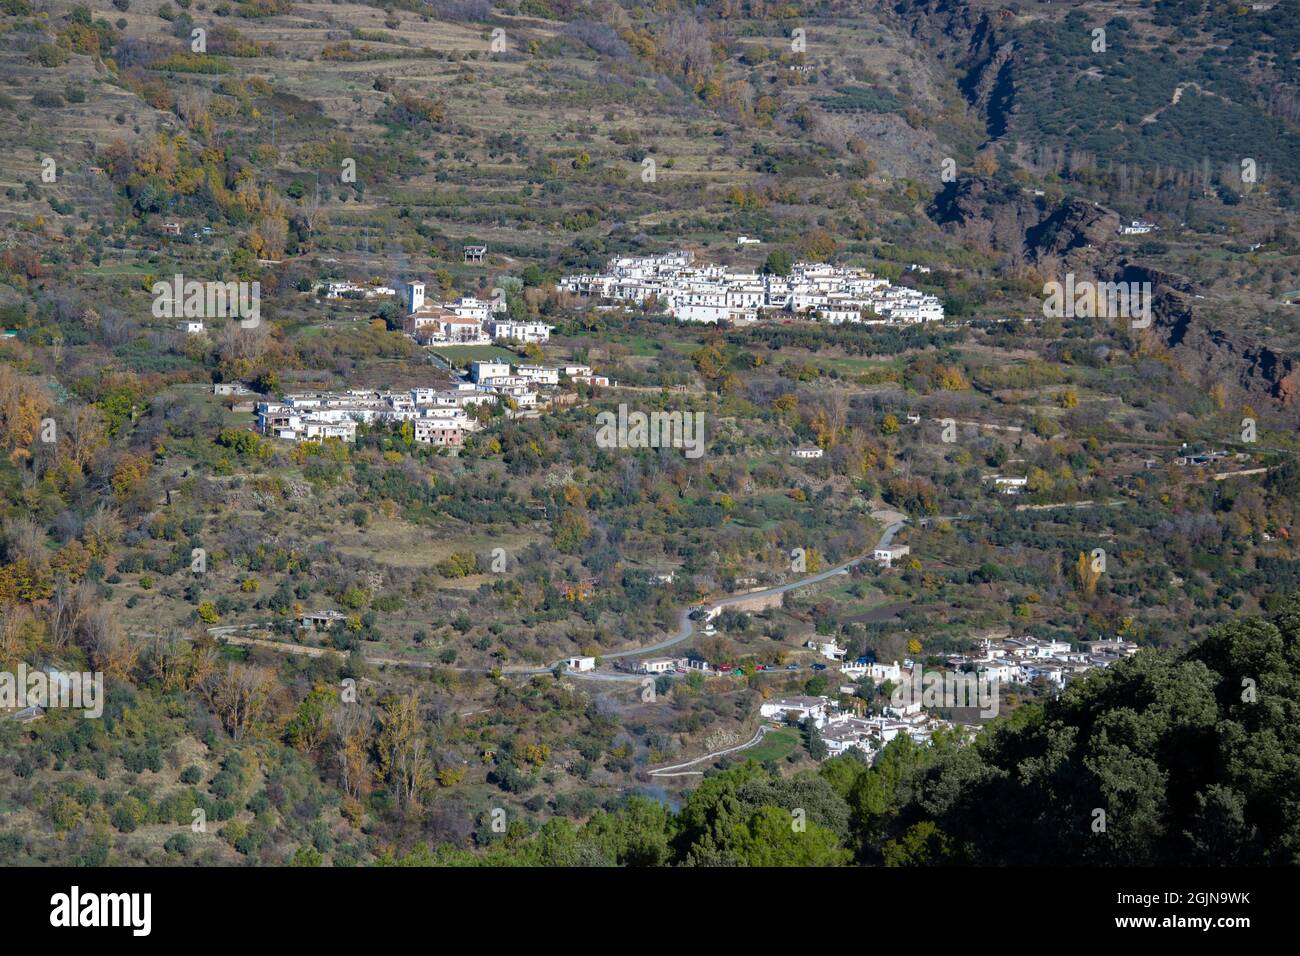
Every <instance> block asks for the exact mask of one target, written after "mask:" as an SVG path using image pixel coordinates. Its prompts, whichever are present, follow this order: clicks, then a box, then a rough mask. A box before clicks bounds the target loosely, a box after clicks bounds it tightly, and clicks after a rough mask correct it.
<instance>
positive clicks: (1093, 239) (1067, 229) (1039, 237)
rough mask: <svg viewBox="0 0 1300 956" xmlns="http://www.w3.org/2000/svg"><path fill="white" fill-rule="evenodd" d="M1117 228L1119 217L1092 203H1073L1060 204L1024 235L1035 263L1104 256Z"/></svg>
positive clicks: (1076, 200)
mask: <svg viewBox="0 0 1300 956" xmlns="http://www.w3.org/2000/svg"><path fill="white" fill-rule="evenodd" d="M1118 228H1119V214H1118V213H1116V212H1114V211H1112V210H1110V209H1107V208H1106V207H1105V206H1099V205H1096V204H1095V203H1089V202H1084V201H1082V200H1078V199H1072V200H1069V201H1067V202H1063V203H1061V204H1060V205H1059V206H1057V207H1056V208H1055V209H1054V210H1052V212H1051V213H1050V214H1049V215H1048V216H1047V218H1046V219H1044V220H1043V221H1042V222H1040V223H1039V224H1038V225H1036V226H1033V227H1031V228H1030V229H1029V230H1028V231H1027V232H1026V233H1025V244H1026V245H1027V246H1028V248H1029V252H1030V254H1031V255H1032V256H1033V257H1034V258H1035V259H1042V258H1043V257H1044V256H1049V255H1050V256H1058V257H1060V258H1062V259H1065V258H1068V257H1069V256H1070V255H1071V254H1072V253H1076V252H1082V251H1088V250H1093V249H1095V250H1098V251H1099V252H1104V251H1105V250H1106V248H1107V247H1108V246H1109V245H1110V244H1111V242H1112V240H1113V238H1114V236H1115V234H1116V231H1117V230H1118Z"/></svg>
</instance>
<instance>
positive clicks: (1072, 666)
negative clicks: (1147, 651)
mask: <svg viewBox="0 0 1300 956" xmlns="http://www.w3.org/2000/svg"><path fill="white" fill-rule="evenodd" d="M1137 649H1138V648H1137V645H1136V644H1134V643H1133V642H1132V641H1126V640H1123V639H1122V638H1119V637H1115V638H1111V639H1109V640H1100V641H1085V642H1084V645H1083V649H1082V650H1075V649H1074V648H1073V647H1071V645H1070V644H1069V643H1068V642H1067V641H1045V640H1040V639H1038V638H1033V637H1008V638H1004V639H1003V640H1001V641H1000V642H998V643H994V642H993V641H992V640H983V641H981V642H980V645H979V648H978V649H977V650H975V651H971V652H968V653H965V654H954V655H953V656H952V657H950V658H948V666H949V667H951V668H953V669H954V670H959V671H968V672H973V673H975V674H976V675H978V676H979V677H980V678H981V679H983V680H996V681H997V682H998V683H999V684H1032V683H1033V682H1034V681H1037V680H1043V681H1046V682H1047V683H1048V684H1050V685H1052V686H1054V687H1057V688H1061V687H1064V686H1065V685H1066V684H1068V683H1069V682H1070V681H1072V680H1074V679H1075V678H1076V677H1079V676H1080V675H1081V674H1084V673H1086V672H1087V671H1090V670H1093V669H1095V668H1098V667H1109V666H1110V665H1111V664H1113V663H1115V662H1116V661H1118V660H1120V659H1121V658H1124V657H1131V656H1133V655H1134V654H1136V653H1137Z"/></svg>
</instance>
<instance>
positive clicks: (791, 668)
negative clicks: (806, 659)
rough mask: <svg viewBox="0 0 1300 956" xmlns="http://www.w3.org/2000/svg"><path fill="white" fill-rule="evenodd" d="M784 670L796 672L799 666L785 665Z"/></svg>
mask: <svg viewBox="0 0 1300 956" xmlns="http://www.w3.org/2000/svg"><path fill="white" fill-rule="evenodd" d="M785 669H786V670H788V671H797V670H798V669H799V665H798V664H786V665H785Z"/></svg>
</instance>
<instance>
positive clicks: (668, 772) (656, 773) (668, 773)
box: [650, 724, 768, 777]
mask: <svg viewBox="0 0 1300 956" xmlns="http://www.w3.org/2000/svg"><path fill="white" fill-rule="evenodd" d="M767 730H768V728H767V725H766V724H759V726H758V732H757V733H755V734H754V736H753V737H751V738H749V740H747V741H745V743H743V744H738V745H737V746H735V747H728V748H726V749H725V750H715V751H714V752H713V753H711V754H705V755H704V756H703V757H696V758H695V759H694V760H688V761H686V762H685V763H677V764H673V765H672V766H671V767H660V768H659V769H658V770H651V771H650V776H652V777H677V776H685V774H677V773H673V771H675V770H681V769H682V768H683V767H692V766H694V765H695V764H697V763H703V762H704V761H706V760H710V761H711V760H716V759H717V758H719V757H721V756H723V755H724V754H731V753H735V752H736V751H737V750H748V749H749V748H750V747H752V746H754V745H755V744H757V743H758V742H759V741H761V740H762V739H763V738H764V737H765V736H766V735H767ZM693 772H694V773H699V772H700V771H693Z"/></svg>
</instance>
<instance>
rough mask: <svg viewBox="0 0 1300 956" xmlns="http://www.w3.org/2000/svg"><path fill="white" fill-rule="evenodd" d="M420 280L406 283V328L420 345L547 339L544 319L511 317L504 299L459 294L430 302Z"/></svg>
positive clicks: (530, 341) (548, 333)
mask: <svg viewBox="0 0 1300 956" xmlns="http://www.w3.org/2000/svg"><path fill="white" fill-rule="evenodd" d="M424 288H425V287H424V283H423V282H410V283H407V286H406V322H405V329H406V332H407V334H408V335H410V336H411V337H412V338H413V339H415V341H417V342H419V343H420V344H421V345H432V346H438V345H489V344H491V343H492V342H494V341H497V342H523V343H525V344H528V343H532V342H536V343H541V342H545V341H547V340H548V339H549V338H550V337H551V327H550V326H549V325H547V324H546V323H545V322H533V321H520V320H516V319H512V318H510V316H509V314H508V313H507V311H506V300H505V297H504V296H502V295H498V296H496V297H495V298H493V299H491V300H488V299H475V298H470V297H462V298H460V299H456V300H455V301H453V302H433V301H431V300H428V299H426V298H425V296H424Z"/></svg>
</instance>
